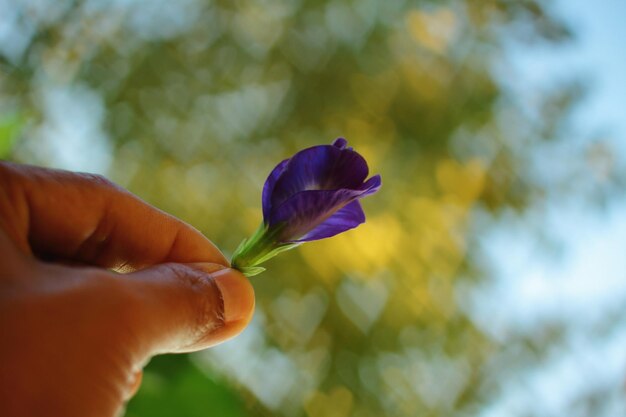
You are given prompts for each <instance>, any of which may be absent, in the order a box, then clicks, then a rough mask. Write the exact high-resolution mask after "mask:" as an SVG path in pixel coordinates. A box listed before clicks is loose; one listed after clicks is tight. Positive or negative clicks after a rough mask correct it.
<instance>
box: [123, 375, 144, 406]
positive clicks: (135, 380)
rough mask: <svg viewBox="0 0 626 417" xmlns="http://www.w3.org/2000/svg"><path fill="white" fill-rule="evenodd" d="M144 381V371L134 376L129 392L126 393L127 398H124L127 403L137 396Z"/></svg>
mask: <svg viewBox="0 0 626 417" xmlns="http://www.w3.org/2000/svg"><path fill="white" fill-rule="evenodd" d="M142 379H143V371H137V372H135V373H134V374H133V375H132V378H131V381H130V384H129V387H128V392H127V393H126V396H125V398H124V400H125V401H128V400H129V399H131V398H132V397H134V396H135V394H137V391H139V387H140V386H141V380H142Z"/></svg>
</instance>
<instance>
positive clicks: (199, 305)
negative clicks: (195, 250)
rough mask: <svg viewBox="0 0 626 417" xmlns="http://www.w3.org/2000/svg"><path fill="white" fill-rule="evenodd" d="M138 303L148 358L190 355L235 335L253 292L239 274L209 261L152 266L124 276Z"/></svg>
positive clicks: (243, 324) (243, 321)
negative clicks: (179, 353)
mask: <svg viewBox="0 0 626 417" xmlns="http://www.w3.org/2000/svg"><path fill="white" fill-rule="evenodd" d="M123 278H124V279H125V281H126V282H127V285H129V286H130V290H131V292H132V297H133V299H134V300H135V301H136V302H135V303H134V304H135V307H136V309H134V310H135V311H136V312H137V313H138V314H137V316H136V321H137V323H135V324H136V325H137V327H136V328H138V329H139V335H138V338H139V339H141V340H140V344H141V345H142V348H143V349H142V350H144V352H145V353H146V354H147V355H154V354H159V353H166V352H190V351H194V350H200V349H204V348H207V347H210V346H214V345H216V344H218V343H221V342H224V341H226V340H228V339H230V338H232V337H234V336H236V335H237V334H239V333H240V332H241V331H242V330H243V329H244V328H245V327H246V325H247V324H248V323H249V322H250V319H251V318H252V314H253V312H254V290H253V289H252V285H251V284H250V282H249V281H248V279H247V278H246V277H245V276H243V275H242V274H241V273H240V272H239V271H236V270H234V269H231V268H224V266H223V265H218V264H211V263H196V264H176V263H168V264H161V265H156V266H153V267H150V268H147V269H143V270H140V271H137V272H134V273H131V274H126V275H124V276H123Z"/></svg>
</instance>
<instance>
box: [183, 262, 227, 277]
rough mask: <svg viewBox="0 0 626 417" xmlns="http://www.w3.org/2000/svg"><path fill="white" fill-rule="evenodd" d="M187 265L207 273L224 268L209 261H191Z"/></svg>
mask: <svg viewBox="0 0 626 417" xmlns="http://www.w3.org/2000/svg"><path fill="white" fill-rule="evenodd" d="M187 265H189V266H190V267H192V268H196V269H199V270H201V271H203V272H207V273H209V274H213V273H214V272H217V271H220V270H222V269H224V268H226V267H225V266H224V265H221V264H214V263H211V262H193V263H188V264H187Z"/></svg>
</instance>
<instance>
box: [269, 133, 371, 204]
mask: <svg viewBox="0 0 626 417" xmlns="http://www.w3.org/2000/svg"><path fill="white" fill-rule="evenodd" d="M368 171H369V170H368V167H367V162H366V161H365V159H364V158H363V157H362V156H361V155H359V154H358V153H356V152H354V151H353V150H349V149H339V148H338V147H336V146H332V145H321V146H314V147H312V148H308V149H305V150H303V151H300V152H298V153H297V154H295V155H294V156H293V157H292V158H291V159H290V160H289V162H288V164H287V167H286V168H285V170H284V172H283V175H281V176H280V178H279V179H278V181H277V182H276V184H275V187H274V188H273V192H272V194H271V197H270V199H271V205H272V206H273V207H277V206H278V205H280V204H282V203H284V202H285V201H286V200H287V199H289V198H290V197H291V196H293V195H295V194H296V193H298V192H302V191H308V190H336V189H341V188H348V189H350V188H351V189H357V188H359V187H360V186H361V184H362V183H363V181H364V180H365V178H366V177H367V174H368Z"/></svg>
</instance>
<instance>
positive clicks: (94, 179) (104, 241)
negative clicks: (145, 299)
mask: <svg viewBox="0 0 626 417" xmlns="http://www.w3.org/2000/svg"><path fill="white" fill-rule="evenodd" d="M0 185H1V186H0V227H2V228H3V229H4V230H5V232H6V233H8V234H9V235H10V236H11V237H12V239H13V240H14V241H15V242H16V244H17V245H18V247H20V248H21V249H22V251H26V252H33V253H34V254H36V255H38V256H40V257H43V258H52V259H57V258H60V259H63V260H69V261H75V262H80V263H86V264H91V265H97V266H101V267H106V268H112V269H116V270H119V271H125V272H127V271H132V270H136V269H141V268H143V267H146V266H149V265H155V264H159V263H164V262H181V263H188V262H214V263H219V264H222V265H224V266H227V265H228V262H227V260H226V259H225V258H224V256H223V255H222V254H221V253H220V251H219V250H218V249H217V248H216V247H215V246H214V245H213V244H212V243H211V242H210V241H209V240H208V239H206V238H205V237H204V236H203V235H202V234H201V233H200V232H198V231H197V230H196V229H194V228H193V227H191V226H189V225H188V224H186V223H184V222H182V221H180V220H177V219H176V218H174V217H172V216H170V215H168V214H166V213H164V212H162V211H160V210H158V209H156V208H154V207H152V206H150V205H148V204H147V203H145V202H143V201H142V200H140V199H139V198H137V197H136V196H134V195H133V194H131V193H129V192H127V191H125V190H124V189H122V188H120V187H118V186H116V185H114V184H113V183H111V182H110V181H108V180H106V179H105V178H103V177H100V176H96V175H91V174H79V173H72V172H67V171H60V170H52V169H45V168H38V167H32V166H26V165H18V164H10V163H6V162H0Z"/></svg>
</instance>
